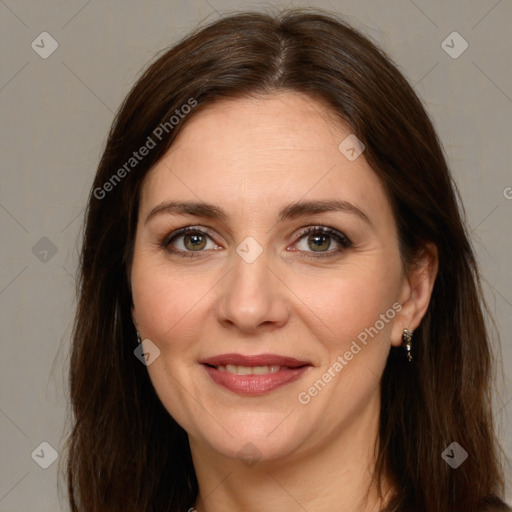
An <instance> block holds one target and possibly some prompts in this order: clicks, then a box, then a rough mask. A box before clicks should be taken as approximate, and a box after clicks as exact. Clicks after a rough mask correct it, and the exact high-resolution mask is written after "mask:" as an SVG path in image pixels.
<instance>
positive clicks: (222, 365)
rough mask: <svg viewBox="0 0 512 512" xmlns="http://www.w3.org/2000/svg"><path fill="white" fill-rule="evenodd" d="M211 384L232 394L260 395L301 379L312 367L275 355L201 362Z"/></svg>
mask: <svg viewBox="0 0 512 512" xmlns="http://www.w3.org/2000/svg"><path fill="white" fill-rule="evenodd" d="M200 364H202V365H203V367H204V369H205V370H206V372H207V374H208V375H209V376H210V377H211V379H212V380H213V382H214V383H215V384H217V385H219V386H222V387H224V388H226V389H228V390H230V391H232V392H234V393H237V394H242V395H254V396H257V395H262V394H265V393H268V392H270V391H273V390H275V389H278V388H280V387H282V386H284V385H286V384H289V383H291V382H294V381H295V380H297V379H298V378H300V377H301V376H302V375H303V374H304V373H305V372H306V371H307V370H308V368H311V367H312V366H313V365H312V364H311V363H309V362H307V361H300V360H298V359H295V358H293V357H287V356H279V355H275V354H262V355H255V356H243V355H241V354H224V355H219V356H215V357H212V358H208V359H205V360H202V361H200Z"/></svg>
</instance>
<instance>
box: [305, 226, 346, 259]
mask: <svg viewBox="0 0 512 512" xmlns="http://www.w3.org/2000/svg"><path fill="white" fill-rule="evenodd" d="M296 245H297V249H299V251H301V252H303V253H305V255H306V256H308V257H316V258H321V257H327V256H335V255H338V254H340V253H341V252H343V251H344V250H345V249H348V248H349V247H351V246H352V242H351V241H350V240H349V238H348V237H347V236H346V235H344V234H343V233H341V232H339V231H337V230H336V229H333V228H329V227H326V226H311V227H309V228H307V229H306V230H304V231H303V232H302V233H301V234H300V235H299V242H298V243H297V244H296ZM301 245H302V247H301ZM333 246H334V248H332V247H333ZM312 253H315V254H313V256H311V255H312Z"/></svg>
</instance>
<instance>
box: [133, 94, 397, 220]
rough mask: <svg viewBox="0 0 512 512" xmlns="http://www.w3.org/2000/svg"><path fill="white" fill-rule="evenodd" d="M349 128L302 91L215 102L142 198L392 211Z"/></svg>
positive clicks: (189, 128) (191, 125)
mask: <svg viewBox="0 0 512 512" xmlns="http://www.w3.org/2000/svg"><path fill="white" fill-rule="evenodd" d="M350 135H351V131H350V129H349V127H348V126H347V125H346V124H345V123H343V122H342V121H341V120H339V119H337V118H336V117H335V115H334V114H333V112H332V111H331V110H330V109H329V108H328V107H327V106H326V105H325V104H324V103H322V102H320V101H318V100H315V99H312V98H311V97H309V96H305V95H302V94H298V93H293V92H283V93H279V94H275V95H270V96H262V97H258V98H242V99H233V100H222V101H219V102H216V103H214V104H211V105H209V106H208V107H206V108H205V109H204V110H202V111H200V112H198V113H196V114H195V115H194V117H192V118H191V119H190V120H188V121H187V122H186V124H185V126H184V127H183V129H182V131H181V132H180V134H179V135H178V137H177V138H176V140H175V141H174V142H173V145H172V146H171V148H170V149H169V151H168V152H167V153H166V154H165V155H164V156H163V157H162V158H161V160H160V161H159V162H158V163H157V164H156V165H155V166H154V168H153V169H152V170H151V171H150V172H149V173H148V176H147V177H146V180H145V182H144V186H143V190H142V204H141V206H142V207H143V208H144V209H145V210H148V209H150V208H152V207H154V206H155V204H157V203H158V202H163V201H169V200H173V199H185V200H193V201H197V200H202V201H206V202H211V203H217V204H222V205H223V207H224V208H225V209H227V210H229V209H230V208H231V207H232V208H233V211H235V210H236V207H237V206H238V207H239V206H240V202H243V205H244V208H245V209H246V211H247V210H251V211H257V210H261V209H265V210H266V211H268V210H272V209H276V210H278V209H279V208H280V206H281V205H283V204H288V203H290V202H293V201H297V200H299V199H304V200H315V199H322V200H325V199H343V200H348V201H352V202H355V203H359V204H361V205H362V204H366V205H367V207H370V209H373V210H377V211H379V210H380V213H379V215H383V214H389V213H390V212H389V204H388V201H387V199H386V197H385V193H384V190H383V188H382V186H381V183H380V180H379V178H378V177H377V175H376V174H375V172H374V171H373V170H372V169H371V167H370V166H369V165H368V163H367V162H366V160H365V159H364V153H363V154H362V155H361V156H360V157H358V158H357V159H355V160H353V161H351V160H349V159H347V157H346V156H345V154H343V153H342V152H341V151H340V149H339V145H340V143H342V142H343V141H344V140H345V139H346V138H347V137H348V136H350Z"/></svg>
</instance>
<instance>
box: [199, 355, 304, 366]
mask: <svg viewBox="0 0 512 512" xmlns="http://www.w3.org/2000/svg"><path fill="white" fill-rule="evenodd" d="M199 362H200V363H201V364H208V365H210V366H221V365H222V366H226V365H227V364H233V365H235V366H250V367H253V366H273V365H275V366H287V367H288V368H298V367H299V366H304V365H308V364H310V363H309V362H308V361H299V360H298V359H295V358H294V357H288V356H278V355H276V354H259V355H252V356H243V355H241V354H220V355H218V356H213V357H209V358H208V359H203V360H201V361H199Z"/></svg>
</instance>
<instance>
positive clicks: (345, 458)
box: [190, 403, 392, 512]
mask: <svg viewBox="0 0 512 512" xmlns="http://www.w3.org/2000/svg"><path fill="white" fill-rule="evenodd" d="M374 405H377V414H375V407H367V408H366V409H365V411H363V413H362V416H361V417H360V418H358V421H355V422H353V423H352V424H351V425H350V426H348V427H347V426H344V427H343V428H342V432H333V434H332V436H331V437H332V438H331V439H329V441H328V442H325V443H323V444H322V445H319V446H315V447H314V449H311V450H304V451H302V450H301V448H300V447H299V448H298V449H297V450H294V454H293V456H290V457H289V458H286V460H284V459H281V460H279V461H259V462H258V463H257V464H256V465H254V466H252V467H246V466H244V465H243V464H242V463H241V462H240V461H239V460H238V459H231V458H227V457H224V456H222V455H220V454H219V453H218V452H215V451H213V450H211V449H208V448H207V447H205V445H204V444H203V443H200V442H199V441H197V440H195V439H192V438H190V447H191V452H192V458H193V461H194V467H195V471H196V476H197V480H198V484H199V494H198V499H197V501H196V503H195V505H194V508H195V510H197V512H227V511H229V512H231V511H236V510H244V511H246V512H256V511H261V510H265V511H267V512H277V511H279V512H296V511H297V510H306V511H313V510H337V511H340V512H377V511H379V510H382V508H383V506H384V505H385V501H386V499H387V498H388V497H389V496H390V493H391V491H392V486H391V485H390V482H389V481H388V480H387V479H385V481H383V482H382V485H383V488H382V491H383V496H380V495H379V493H378V491H377V487H376V483H375V482H372V475H373V473H374V468H375V460H376V448H375V446H376V440H377V436H378V426H379V425H378V405H379V403H377V404H374ZM297 453H301V454H300V455H297Z"/></svg>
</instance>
